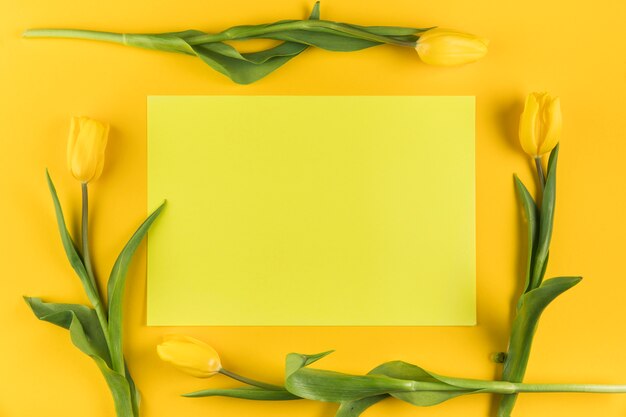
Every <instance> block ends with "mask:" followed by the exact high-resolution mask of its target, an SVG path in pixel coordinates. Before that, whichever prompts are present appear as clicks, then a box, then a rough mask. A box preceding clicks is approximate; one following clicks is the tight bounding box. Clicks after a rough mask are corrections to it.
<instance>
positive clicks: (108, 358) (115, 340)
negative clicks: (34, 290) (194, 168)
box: [24, 171, 165, 417]
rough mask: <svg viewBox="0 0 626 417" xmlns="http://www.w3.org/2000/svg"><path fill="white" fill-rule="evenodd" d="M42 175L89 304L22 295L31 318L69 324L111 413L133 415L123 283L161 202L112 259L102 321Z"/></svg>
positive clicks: (135, 400)
mask: <svg viewBox="0 0 626 417" xmlns="http://www.w3.org/2000/svg"><path fill="white" fill-rule="evenodd" d="M46 178H47V182H48V188H49V189H50V194H51V196H52V202H53V205H54V209H55V213H56V219H57V225H58V228H59V232H60V234H61V242H62V243H63V248H64V249H65V253H66V255H67V258H68V260H69V262H70V265H71V266H72V268H73V269H74V271H75V272H76V274H77V275H78V277H79V279H80V281H81V283H82V284H83V287H84V289H85V292H86V293H87V297H88V298H89V301H90V303H91V304H92V306H93V308H89V307H87V306H84V305H80V304H58V303H45V302H43V301H42V300H41V299H39V298H31V297H25V298H24V299H25V300H26V302H27V304H28V305H29V306H30V308H31V310H32V311H33V313H34V314H35V316H36V317H37V318H39V319H40V320H43V321H47V322H50V323H52V324H55V325H57V326H59V327H62V328H64V329H67V330H69V333H70V338H71V340H72V343H73V344H74V345H75V346H76V347H77V348H78V349H80V350H81V351H82V352H83V353H85V354H86V355H88V356H89V357H91V358H92V359H93V360H94V362H95V363H96V365H97V366H98V368H99V369H100V372H102V375H103V376H104V378H105V380H106V382H107V385H108V386H109V389H110V391H111V394H112V396H113V401H114V404H115V412H116V414H117V416H118V417H138V416H139V403H140V394H139V391H138V390H137V387H136V386H135V383H134V381H133V379H132V378H131V376H130V373H129V372H128V368H127V366H126V363H125V362H124V356H123V352H122V304H123V298H124V287H125V282H126V273H127V271H128V267H129V264H130V261H131V258H132V256H133V254H134V253H135V251H136V249H137V247H138V246H139V243H140V242H141V241H142V240H143V238H144V236H145V234H146V233H147V231H148V229H149V228H150V226H151V225H152V223H153V222H154V220H155V219H156V218H157V217H158V215H159V214H160V213H161V211H162V210H163V205H161V206H160V207H159V208H158V209H157V210H155V211H154V212H153V213H152V214H151V215H150V216H149V217H148V219H147V220H146V221H145V222H144V223H143V224H142V225H141V226H140V227H139V228H138V229H137V231H136V232H135V234H133V236H132V237H131V238H130V240H129V242H128V243H127V244H126V246H125V247H124V249H123V250H122V252H121V253H120V255H119V257H118V259H117V261H116V262H115V265H114V267H113V270H112V271H111V277H110V278H109V298H108V304H109V313H110V319H111V321H110V322H109V323H107V314H106V312H105V310H104V303H103V300H101V298H100V295H99V293H98V291H97V289H96V288H95V286H94V285H93V282H92V281H91V279H90V278H89V275H88V274H87V269H86V267H85V264H84V262H83V260H82V258H81V256H80V255H79V254H78V251H77V250H76V245H75V244H74V242H73V240H72V238H71V236H70V234H69V232H68V229H67V225H66V224H65V218H64V216H63V210H62V208H61V204H60V202H59V198H58V195H57V192H56V188H55V187H54V184H53V182H52V179H51V178H50V175H49V174H48V172H47V171H46ZM164 204H165V203H164Z"/></svg>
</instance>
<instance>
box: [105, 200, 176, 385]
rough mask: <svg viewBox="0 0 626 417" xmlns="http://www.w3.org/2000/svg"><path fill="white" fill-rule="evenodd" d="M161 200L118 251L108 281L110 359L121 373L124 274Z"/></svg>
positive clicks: (124, 371) (122, 367) (151, 222)
mask: <svg viewBox="0 0 626 417" xmlns="http://www.w3.org/2000/svg"><path fill="white" fill-rule="evenodd" d="M165 204H166V203H165V202H163V203H162V204H161V205H160V206H159V207H158V208H157V209H156V210H154V211H153V212H152V214H150V216H148V218H147V219H146V220H145V221H144V222H143V223H142V224H141V225H140V226H139V228H138V229H137V231H135V233H134V234H133V235H132V236H131V238H130V239H129V241H128V243H127V244H126V246H124V249H122V251H121V252H120V254H119V256H118V258H117V260H116V261H115V264H114V265H113V269H112V270H111V275H110V276H109V281H108V286H107V290H108V301H109V303H108V304H109V328H108V332H109V338H110V341H111V360H112V364H113V369H114V370H115V371H117V372H119V373H120V374H122V375H125V373H126V366H125V363H124V353H123V332H122V326H123V323H122V307H123V301H124V289H125V285H126V276H127V273H128V268H129V266H130V262H131V260H132V258H133V255H134V254H135V251H136V250H137V248H138V247H139V244H140V243H141V242H142V240H143V238H144V236H145V235H146V233H148V230H149V229H150V226H152V224H153V223H154V221H155V220H156V219H157V217H158V216H159V214H161V212H162V211H163V209H164V208H165Z"/></svg>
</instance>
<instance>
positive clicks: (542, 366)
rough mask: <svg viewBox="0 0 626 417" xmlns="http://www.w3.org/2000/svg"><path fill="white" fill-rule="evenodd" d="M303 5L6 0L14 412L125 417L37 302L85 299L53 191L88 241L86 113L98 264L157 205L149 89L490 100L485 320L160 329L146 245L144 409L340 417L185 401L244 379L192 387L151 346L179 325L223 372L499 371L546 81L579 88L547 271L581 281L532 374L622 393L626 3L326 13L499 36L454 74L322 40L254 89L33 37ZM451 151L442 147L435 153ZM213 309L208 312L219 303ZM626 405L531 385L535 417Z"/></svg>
mask: <svg viewBox="0 0 626 417" xmlns="http://www.w3.org/2000/svg"><path fill="white" fill-rule="evenodd" d="M310 7H311V4H309V3H308V2H303V1H292V0H275V1H272V2H258V1H253V0H245V1H244V0H240V1H230V2H225V1H214V0H210V1H199V0H198V1H194V0H180V1H177V2H174V3H173V2H171V1H163V0H152V1H147V0H145V1H132V2H129V1H122V0H111V1H107V2H102V1H93V0H89V1H84V0H81V1H78V0H62V1H50V0H45V1H44V0H20V1H15V0H1V1H0V97H1V99H0V100H1V101H0V103H1V104H0V141H1V143H2V149H1V151H0V169H1V174H0V190H1V191H2V200H1V203H0V212H1V214H2V216H1V219H2V220H0V221H1V222H2V223H1V226H0V230H1V233H2V238H1V239H0V254H1V255H0V256H1V258H0V264H1V265H2V269H1V276H2V278H1V279H2V290H1V291H0V306H1V307H0V308H1V315H0V326H1V328H2V333H3V336H2V343H0V363H1V367H2V382H1V384H2V389H1V390H0V393H1V394H0V414H2V415H6V416H33V415H48V416H85V415H90V416H94V417H104V416H112V415H113V407H112V402H111V399H110V396H109V393H108V392H107V389H106V386H105V384H104V381H103V380H102V378H101V376H100V375H99V373H98V370H97V369H96V367H95V366H94V364H93V363H92V362H91V361H90V360H89V359H88V358H87V357H85V356H84V355H82V354H81V353H80V352H78V351H77V350H76V349H75V348H74V347H73V346H71V343H70V341H69V339H68V335H67V333H66V332H65V331H64V330H62V329H58V328H55V327H53V326H52V325H50V324H47V323H40V322H38V321H37V320H36V319H35V318H34V316H33V315H32V313H31V312H30V311H29V310H28V309H27V307H26V305H25V303H24V302H23V301H22V300H21V298H20V297H21V296H22V295H23V294H28V295H32V296H45V297H46V298H47V299H49V300H54V301H69V302H77V301H85V297H84V296H83V295H82V291H81V288H80V285H79V282H78V280H77V279H75V278H74V277H73V275H72V272H71V269H70V267H69V265H68V264H67V262H66V261H65V258H64V254H63V251H62V248H61V245H60V243H59V239H58V234H57V231H56V229H55V227H56V226H55V224H54V217H53V211H52V206H51V203H50V198H49V195H48V192H47V190H46V186H45V181H44V168H45V167H49V168H50V170H51V172H52V174H53V175H54V177H55V179H56V182H57V187H58V190H59V192H60V193H61V196H62V198H61V200H62V203H63V204H64V205H65V207H66V210H67V214H68V217H69V218H70V219H71V222H72V227H71V228H72V230H73V231H74V232H75V231H76V229H77V224H78V218H77V215H78V212H79V201H78V197H79V194H78V186H77V185H76V183H75V182H74V181H73V180H72V179H71V178H70V177H69V175H67V174H66V172H65V138H66V134H67V130H68V125H69V117H70V115H73V114H85V115H90V116H92V117H96V118H101V119H104V120H108V121H110V122H111V124H112V132H111V138H110V143H109V147H108V150H107V158H108V162H107V165H106V167H105V170H104V174H103V176H102V178H101V180H100V181H98V182H97V183H96V184H94V186H93V188H92V196H93V198H94V200H93V201H94V204H93V212H92V221H93V222H92V231H93V233H92V235H93V236H95V237H96V242H95V243H94V245H93V252H94V258H95V260H96V270H97V273H98V274H99V275H100V276H101V277H102V276H106V274H107V272H108V270H109V269H110V267H111V265H112V263H113V261H114V258H115V256H116V254H117V252H118V250H119V249H120V248H121V246H122V245H123V243H124V242H125V240H126V239H127V238H128V236H129V235H130V234H131V233H132V231H133V230H134V228H135V226H136V225H137V224H138V223H139V222H140V221H141V219H142V218H143V217H144V216H145V214H146V209H145V206H146V153H145V149H146V96H147V95H151V94H157V95H168V94H302V95H304V94H308V95H351V94H352V95H357V94H364V95H377V94H382V95H409V94H410V95H476V96H477V143H476V146H477V148H476V149H477V156H476V166H477V172H476V178H477V182H476V184H477V223H476V224H477V251H478V255H477V277H478V278H477V302H478V326H476V327H465V328H296V327H290V328H236V327H227V328H209V327H206V328H159V327H146V326H145V321H146V317H145V311H146V309H145V307H146V301H145V258H144V257H145V249H142V250H141V251H140V256H139V259H138V261H136V262H135V263H134V264H133V266H132V268H131V271H130V274H131V275H130V278H129V285H128V288H127V290H128V292H127V298H126V312H127V315H126V330H127V335H128V337H127V340H126V353H127V357H128V360H129V364H130V368H131V370H132V372H133V373H134V375H135V377H136V381H137V383H138V385H139V387H140V388H141V390H142V392H143V394H144V407H143V415H144V416H146V417H152V416H154V417H156V416H174V415H181V416H189V417H193V416H226V417H228V416H241V415H246V416H259V417H261V416H272V417H277V416H294V415H297V416H302V417H307V416H311V417H318V416H328V415H331V413H332V412H333V410H334V408H335V406H333V405H329V404H318V403H308V402H301V403H280V404H273V403H245V402H241V401H236V400H229V399H185V398H180V397H178V396H177V394H179V393H182V392H187V391H192V390H196V389H200V388H204V387H208V386H224V385H227V384H229V382H227V381H226V380H224V379H222V378H221V377H216V378H215V379H213V380H209V381H204V380H196V379H193V378H191V377H188V376H186V375H183V374H181V373H178V372H177V371H176V370H174V369H172V368H170V367H168V366H167V365H165V364H163V363H161V362H160V361H159V360H158V359H157V357H156V354H155V351H154V346H155V344H156V343H157V342H158V341H159V339H160V337H161V336H162V335H163V334H165V333H168V332H185V333H188V334H191V335H193V336H196V337H200V338H202V339H204V340H206V341H208V342H210V343H211V344H212V345H213V346H215V348H216V349H217V350H218V351H220V352H221V353H222V357H223V362H224V364H225V365H226V366H227V367H228V368H230V369H232V370H233V371H236V372H241V373H245V374H248V375H250V376H252V377H255V376H256V377H262V376H264V377H267V378H268V379H271V380H273V381H276V382H279V381H280V379H281V376H282V367H283V358H284V355H285V354H286V353H288V352H290V351H303V352H318V351H322V350H327V349H330V348H334V349H336V350H337V352H336V353H335V354H333V355H331V356H330V357H328V358H327V359H324V362H321V363H320V365H323V366H325V367H326V366H327V367H330V368H334V369H337V370H342V371H347V372H366V371H367V370H368V369H370V368H372V367H374V366H375V365H377V364H379V363H381V362H383V361H387V360H392V359H403V360H406V361H409V362H414V363H418V364H420V365H422V366H424V367H426V368H428V369H431V370H433V371H435V372H439V373H442V374H452V375H456V376H464V377H483V378H490V377H494V376H496V375H498V374H499V372H500V370H499V369H498V366H496V365H494V364H492V363H490V362H489V359H488V357H489V353H490V352H494V351H498V350H503V349H505V347H506V342H507V334H508V328H509V325H510V322H511V311H512V297H513V296H514V295H516V294H517V293H518V291H519V287H520V278H519V277H520V269H521V264H522V263H521V262H520V261H519V258H518V252H519V250H520V245H519V244H518V243H517V242H518V235H519V234H520V227H519V221H518V218H519V216H518V209H517V203H516V200H515V194H514V189H513V180H512V173H513V172H517V173H519V174H520V176H521V177H522V179H523V180H524V181H526V182H527V183H528V184H531V183H532V181H533V173H532V170H531V168H532V167H531V165H530V163H529V161H528V159H526V158H525V157H524V155H522V154H521V151H520V149H519V146H518V144H517V140H516V134H515V131H516V128H517V118H518V114H519V112H520V110H521V105H522V101H523V97H524V96H525V94H526V93H527V92H529V91H533V90H548V91H550V92H552V93H554V94H558V95H560V96H561V98H562V102H563V112H564V115H565V116H564V119H565V130H564V136H563V141H562V148H561V160H560V164H559V180H558V201H557V218H556V223H555V236H554V240H553V244H552V250H551V259H550V261H551V262H550V266H549V268H548V274H547V275H548V276H554V275H565V274H581V275H583V276H584V281H583V282H582V283H581V284H580V285H578V286H577V287H576V288H575V289H573V290H571V291H570V292H569V293H567V294H566V295H564V296H563V297H562V298H561V299H559V300H557V302H556V303H555V304H554V305H552V306H551V307H550V308H549V309H548V310H547V311H546V313H545V315H544V317H543V319H542V322H541V323H540V328H539V331H538V333H537V337H536V343H535V345H534V349H533V352H532V357H531V361H530V365H529V368H528V373H527V380H528V381H544V382H557V381H562V382H606V383H618V382H626V355H624V350H625V347H626V326H625V325H624V317H626V302H624V300H625V298H626V296H625V294H626V264H625V263H624V254H625V252H626V245H625V244H624V236H626V221H625V219H624V213H625V212H626V189H625V185H624V180H625V179H626V164H625V163H624V160H625V158H626V141H625V140H624V139H625V138H626V117H625V108H626V106H625V104H626V103H625V101H626V53H625V52H626V46H625V45H626V44H625V43H624V42H623V41H624V39H625V38H626V26H624V24H623V22H624V18H625V16H626V3H624V2H623V1H622V0H599V1H595V2H584V3H577V4H573V3H571V2H566V1H558V2H546V1H543V0H529V1H526V2H517V3H515V2H497V1H490V0H476V1H471V2H469V1H464V0H454V1H443V2H435V1H429V2H426V1H414V0H387V1H384V2H363V1H356V0H346V1H333V0H330V1H327V2H325V3H324V4H323V5H322V16H323V17H324V18H328V19H334V20H346V21H350V22H353V23H359V24H393V25H407V26H420V25H421V26H429V25H441V26H444V27H453V28H458V29H463V30H467V31H472V32H475V33H478V34H481V35H483V36H486V37H488V38H490V39H491V40H492V43H491V47H490V53H489V55H488V56H487V57H486V58H485V59H484V60H483V61H481V62H480V63H478V64H475V65H471V66H467V67H464V68H457V69H438V68H431V67H427V66H425V65H422V64H421V63H419V62H418V60H417V58H416V56H415V54H414V52H413V51H411V50H398V49H394V48H391V47H377V48H373V49H370V50H366V51H363V52H357V53H348V54H340V53H330V52H325V51H320V50H310V51H307V52H305V53H304V54H302V55H301V56H299V57H298V58H296V59H294V60H293V61H291V62H290V63H288V64H287V65H286V66H285V67H283V68H281V69H280V70H278V71H277V72H275V73H274V74H272V75H270V76H269V77H268V78H266V79H265V80H263V81H261V82H259V83H257V84H253V85H249V86H237V85H234V84H232V83H231V82H230V81H228V80H227V79H226V78H224V77H223V76H221V75H219V74H216V73H215V72H213V71H211V70H210V69H208V68H206V67H205V66H204V65H203V64H202V63H200V62H199V61H197V60H194V59H192V58H187V57H182V56H178V55H167V54H163V53H158V52H150V51H142V50H133V49H126V48H124V47H121V46H115V45H105V44H95V43H89V42H81V41H62V40H29V41H27V40H23V39H20V37H19V35H20V33H21V31H22V30H24V29H25V28H28V27H43V26H52V27H82V28H91V29H99V30H115V31H138V32H144V31H145V32H150V31H152V32H155V31H156V32H159V31H167V30H182V29H187V28H199V29H206V30H219V29H223V28H226V27H228V26H231V25H235V24H242V23H262V22H268V21H273V20H278V19H283V18H294V17H296V18H297V17H304V16H305V15H306V13H307V12H308V10H309V8H310ZM433 157H437V155H433ZM207 302H210V300H207ZM492 405H493V400H492V398H491V397H490V396H472V397H464V398H459V399H455V400H452V401H450V402H448V403H446V404H443V405H440V406H436V407H433V408H429V409H416V408H412V407H411V406H409V405H407V404H402V403H400V402H389V403H386V404H380V405H378V406H376V407H375V408H373V409H372V410H371V411H369V412H368V414H367V415H369V416H372V417H375V416H388V415H394V416H426V415H428V416H460V415H462V416H487V415H489V413H490V412H491V407H492ZM625 412H626V396H624V395H611V396H603V395H584V394H547V395H534V394H527V395H522V396H521V397H520V399H519V402H518V406H517V415H518V416H535V417H536V416H551V417H555V416H568V417H573V416H581V417H582V416H608V417H611V416H620V415H623V414H624V413H625Z"/></svg>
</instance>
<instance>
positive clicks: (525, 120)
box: [519, 94, 539, 157]
mask: <svg viewBox="0 0 626 417" xmlns="http://www.w3.org/2000/svg"><path fill="white" fill-rule="evenodd" d="M538 114H539V102H538V100H537V95H536V94H529V95H528V96H527V97H526V104H525V105H524V111H523V112H522V115H521V117H520V122H519V139H520V143H521V145H522V149H524V152H526V153H527V154H529V155H530V156H533V157H536V156H538V144H537V116H538Z"/></svg>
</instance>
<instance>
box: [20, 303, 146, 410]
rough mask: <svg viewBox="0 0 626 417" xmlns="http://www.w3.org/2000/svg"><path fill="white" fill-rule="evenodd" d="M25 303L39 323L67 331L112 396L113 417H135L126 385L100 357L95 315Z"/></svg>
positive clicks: (66, 307)
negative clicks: (115, 416) (100, 375)
mask: <svg viewBox="0 0 626 417" xmlns="http://www.w3.org/2000/svg"><path fill="white" fill-rule="evenodd" d="M25 300H26V302H27V303H28V305H29V306H30V307H31V309H32V310H33V312H34V313H35V315H36V316H37V317H38V318H39V319H40V320H45V321H48V322H50V323H53V324H56V325H57V326H60V327H63V328H65V329H68V330H69V332H70V338H71V340H72V343H73V344H74V345H75V346H76V347H77V348H78V349H80V350H81V351H82V352H83V353H85V354H87V355H88V356H90V357H91V358H92V359H93V360H94V361H95V362H96V365H97V366H98V368H99V369H100V372H102V375H103V376H104V378H105V380H106V382H107V385H108V386H109V390H110V391H111V394H112V395H113V402H114V404H115V412H116V415H117V417H137V416H136V415H135V414H134V410H133V404H132V398H131V392H130V387H129V385H128V381H127V380H126V378H124V377H123V376H122V375H120V374H119V373H117V372H115V371H114V370H112V369H111V368H110V367H109V366H108V364H107V361H106V360H105V359H104V358H103V357H102V356H101V355H103V351H102V349H103V346H102V343H104V346H106V342H102V340H101V339H103V338H104V336H103V335H102V334H101V333H102V332H101V330H100V335H98V330H97V329H96V327H98V328H99V324H98V319H97V317H95V312H93V310H91V309H89V308H87V307H85V306H78V305H74V304H52V303H44V302H42V301H41V300H40V299H38V298H28V297H25Z"/></svg>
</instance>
